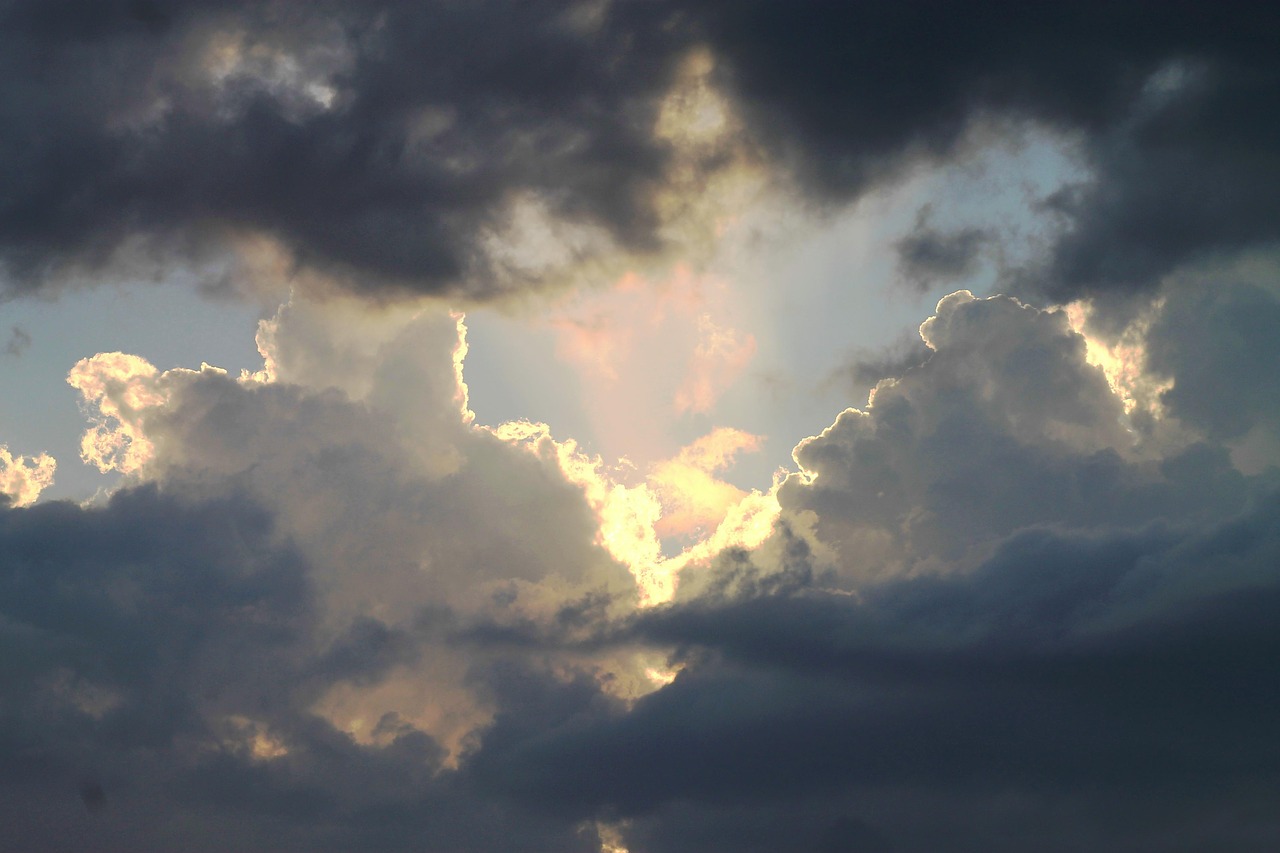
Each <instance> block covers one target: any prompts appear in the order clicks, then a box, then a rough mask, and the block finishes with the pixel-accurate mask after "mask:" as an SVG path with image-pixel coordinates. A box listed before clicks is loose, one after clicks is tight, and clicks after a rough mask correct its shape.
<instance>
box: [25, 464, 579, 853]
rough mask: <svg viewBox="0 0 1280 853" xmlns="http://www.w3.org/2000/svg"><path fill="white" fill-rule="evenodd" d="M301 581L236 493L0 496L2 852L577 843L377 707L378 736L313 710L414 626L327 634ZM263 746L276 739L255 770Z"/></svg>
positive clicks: (374, 674) (295, 557)
mask: <svg viewBox="0 0 1280 853" xmlns="http://www.w3.org/2000/svg"><path fill="white" fill-rule="evenodd" d="M310 575H311V568H310V567H309V566H308V565H307V563H306V561H305V560H304V559H303V558H302V557H301V556H300V555H299V554H298V553H297V552H296V551H295V550H294V549H293V548H292V547H291V546H290V545H289V544H288V543H287V542H282V541H280V537H279V535H278V532H277V531H276V530H275V525H274V523H273V520H272V518H271V516H270V515H269V514H268V513H266V512H264V511H263V510H261V509H260V508H257V507H255V506H254V504H253V503H252V502H249V501H246V500H245V498H244V496H243V495H235V496H232V497H230V498H227V499H213V500H203V501H199V502H192V501H189V500H185V499H182V498H180V497H177V496H175V495H173V494H168V493H165V492H164V491H162V490H159V489H156V488H154V487H143V488H139V489H132V490H130V489H125V490H121V491H119V492H117V493H116V495H114V496H113V497H112V499H111V501H110V503H109V504H107V505H106V506H104V507H100V508H97V509H82V508H80V507H77V506H75V505H72V504H68V503H50V504H44V505H41V506H37V507H34V508H30V509H10V508H7V507H4V506H0V591H2V592H3V595H2V596H0V637H3V645H4V648H5V654H4V659H3V663H2V664H0V677H2V678H3V684H4V697H5V698H4V701H3V703H0V791H2V792H3V796H0V823H2V824H3V826H4V830H3V837H4V842H3V843H4V846H5V847H6V849H13V850H55V849H67V850H71V849H74V850H85V851H105V850H112V851H124V850H211V851H225V850H228V849H237V850H263V851H266V850H284V849H308V850H321V849H334V850H351V849H359V850H373V849H387V850H395V849H414V850H424V849H425V850H477V851H479V850H504V849H510V846H509V839H510V838H512V837H518V838H519V839H520V841H521V846H522V847H523V848H526V849H530V850H548V851H564V850H595V849H597V847H598V845H595V844H594V843H593V841H592V837H591V834H590V833H588V834H586V835H583V834H581V833H580V832H579V830H578V827H577V825H576V822H573V821H569V822H566V821H564V820H560V819H555V820H549V819H547V818H545V817H543V816H540V815H539V814H537V813H533V812H525V811H523V810H521V809H519V808H511V807H509V806H505V805H502V804H500V803H497V802H496V801H491V800H486V799H485V797H484V796H483V795H482V794H477V793H476V792H473V791H468V790H466V789H464V788H462V787H460V786H459V785H458V784H457V779H455V778H454V777H453V776H452V775H450V774H447V773H445V774H442V773H441V762H442V759H443V750H442V749H441V747H440V746H439V745H438V744H437V743H436V742H435V741H434V740H433V739H432V738H430V737H429V736H428V735H426V734H424V733H422V732H421V731H419V730H417V729H415V728H414V727H413V726H410V725H408V724H406V723H403V722H401V721H400V720H398V719H397V717H396V715H395V714H387V715H385V716H384V718H383V720H382V721H381V722H380V723H379V725H378V727H377V733H378V735H379V737H380V742H379V744H378V745H361V744H358V743H356V742H355V741H354V740H353V739H352V738H351V737H350V736H349V735H348V734H346V733H345V732H341V731H338V730H336V729H335V728H334V727H333V726H332V725H331V724H330V723H328V722H327V721H325V720H323V719H321V718H319V717H317V716H315V715H314V714H313V713H312V712H311V711H310V710H309V708H310V706H311V705H312V704H313V703H314V702H315V700H316V699H317V698H318V697H319V696H320V695H321V693H322V692H323V691H324V690H325V689H326V687H328V686H331V685H334V684H338V683H342V682H349V683H353V684H364V683H372V682H376V681H378V680H379V679H380V678H381V677H382V675H383V674H385V672H386V671H387V670H388V669H389V668H390V667H392V666H395V665H397V664H398V663H402V662H404V661H405V660H406V659H407V658H411V657H413V656H414V655H415V654H416V653H417V650H419V649H420V648H421V647H422V644H423V642H424V638H425V633H424V632H426V633H429V631H430V622H431V620H430V619H429V618H425V619H424V620H421V621H420V625H421V626H422V629H423V630H422V631H420V632H418V633H417V635H412V634H410V633H407V632H406V631H404V630H403V629H401V628H397V627H392V626H388V625H385V624H383V623H381V622H378V621H377V620H374V619H372V618H367V617H366V618H360V619H356V620H354V621H353V622H352V623H351V624H350V625H348V626H346V627H341V626H338V627H339V630H337V631H336V633H335V631H333V630H332V626H331V627H329V628H325V627H322V624H321V620H322V615H323V613H322V607H321V606H320V604H319V600H318V598H317V595H316V594H315V591H314V587H313V583H312V579H311V577H310ZM428 616H429V614H428ZM264 743H265V744H268V745H269V748H270V749H273V750H274V749H277V748H285V749H287V750H288V753H287V755H284V756H283V757H281V756H275V757H274V758H273V760H272V761H271V762H264V761H262V760H261V756H260V755H256V754H255V749H260V748H261V747H262V744H264ZM176 824H181V826H182V828H181V829H177V828H175V827H176Z"/></svg>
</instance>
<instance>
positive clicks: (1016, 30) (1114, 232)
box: [683, 2, 1280, 302]
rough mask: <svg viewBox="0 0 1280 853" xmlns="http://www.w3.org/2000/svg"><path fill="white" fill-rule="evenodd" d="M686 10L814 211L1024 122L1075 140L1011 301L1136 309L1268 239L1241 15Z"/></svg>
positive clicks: (1257, 111)
mask: <svg viewBox="0 0 1280 853" xmlns="http://www.w3.org/2000/svg"><path fill="white" fill-rule="evenodd" d="M683 5H685V6H686V8H687V9H688V11H689V13H690V15H691V16H692V17H694V18H695V19H696V20H697V21H698V24H699V26H700V27H701V30H702V32H703V33H705V36H706V38H707V39H708V41H709V42H710V43H711V45H712V46H713V48H712V49H713V51H714V52H715V53H716V55H717V56H718V57H720V59H721V64H720V66H719V69H720V71H719V74H720V76H721V78H722V79H723V80H724V81H725V86H726V89H727V90H728V91H729V93H730V95H731V98H732V99H733V101H734V102H735V104H736V105H737V106H738V108H739V110H740V112H741V114H742V116H743V120H744V122H745V124H746V125H747V126H748V127H750V128H751V129H752V130H753V132H754V133H755V134H756V135H757V137H758V138H759V139H760V140H761V141H762V144H764V145H765V146H766V147H767V148H768V149H769V151H770V152H771V154H772V158H773V159H774V161H775V162H778V163H781V164H784V165H785V166H786V167H789V168H790V169H791V170H792V171H793V172H794V173H795V174H796V175H797V176H798V177H799V178H800V180H801V181H802V182H803V184H804V186H805V187H806V188H807V190H808V191H809V192H810V194H811V195H813V196H817V197H822V198H826V199H827V200H829V201H837V202H838V201H843V200H844V199H847V198H849V197H850V196H856V195H858V194H861V193H864V192H866V191H867V190H868V189H870V188H873V187H876V186H878V185H880V184H882V183H883V182H884V181H886V180H894V179H898V178H899V177H901V176H902V175H904V174H905V173H907V172H908V171H909V170H910V169H911V168H913V167H914V166H916V165H917V164H919V163H921V162H930V161H932V162H938V161H945V160H948V159H952V158H957V157H961V156H963V155H964V154H965V153H966V152H967V151H968V150H970V149H971V148H972V147H974V146H976V145H981V144H983V142H985V141H986V140H987V139H989V137H990V135H991V134H993V133H995V134H1003V133H1007V132H1009V131H1010V130H1012V131H1013V133H1014V134H1015V135H1016V134H1017V133H1018V132H1019V128H1020V126H1025V124H1026V123H1030V124H1031V125H1033V126H1039V127H1042V128H1047V129H1049V130H1051V131H1053V132H1057V133H1061V134H1064V135H1065V136H1066V137H1067V138H1069V139H1071V140H1073V141H1074V142H1075V143H1076V144H1077V146H1078V151H1079V153H1080V156H1081V157H1082V159H1083V162H1084V164H1085V165H1086V166H1087V167H1088V169H1089V170H1090V171H1091V172H1092V175H1091V177H1090V178H1089V179H1088V180H1087V181H1085V182H1083V183H1080V184H1078V185H1076V186H1073V187H1071V188H1068V189H1065V190H1064V191H1062V192H1061V193H1058V194H1057V195H1056V196H1054V197H1053V198H1051V199H1050V200H1048V203H1049V205H1050V207H1051V208H1052V209H1053V210H1054V211H1056V212H1057V213H1058V214H1060V215H1061V217H1062V218H1063V225H1064V226H1065V228H1064V230H1062V231H1061V233H1060V234H1059V236H1058V237H1057V238H1055V239H1053V240H1051V241H1050V243H1049V245H1048V247H1047V252H1046V254H1045V255H1044V259H1043V263H1041V264H1038V265H1036V267H1037V269H1036V272H1035V273H1033V274H1029V275H1026V276H1023V277H1020V278H1019V282H1020V284H1021V286H1023V287H1025V288H1027V290H1028V292H1038V293H1042V294H1043V293H1048V294H1049V295H1050V296H1051V297H1052V298H1054V299H1055V300H1057V301H1062V302H1067V301H1071V299H1073V298H1077V297H1079V296H1086V295H1091V294H1099V293H1106V292H1109V291H1117V290H1118V291H1135V290H1145V289H1149V288H1151V287H1152V286H1153V285H1154V284H1155V283H1156V282H1157V281H1158V280H1159V279H1160V278H1161V277H1162V276H1163V275H1164V274H1166V273H1168V272H1171V271H1172V270H1173V269H1175V268H1176V267H1178V266H1180V265H1182V264H1184V263H1186V262H1188V261H1190V260H1193V259H1196V258H1203V257H1205V256H1207V255H1212V254H1213V253H1215V252H1220V251H1230V250H1234V249H1240V248H1245V247H1250V246H1260V245H1266V244H1267V243H1269V242H1271V241H1274V240H1275V238H1276V236H1277V231H1276V228H1277V223H1278V222H1280V216H1278V215H1277V214H1278V213H1280V211H1278V210H1277V207H1276V203H1275V198H1276V194H1275V192H1274V187H1275V180H1276V178H1277V175H1280V161H1278V160H1277V153H1276V147H1275V145H1274V143H1273V140H1272V137H1271V135H1270V133H1269V131H1268V129H1267V126H1266V123H1265V121H1263V120H1261V119H1260V118H1259V117H1260V116H1264V115H1267V114H1268V113H1269V112H1270V111H1273V110H1272V107H1273V106H1274V104H1273V98H1274V97H1275V92H1276V86H1275V83H1276V79H1277V74H1278V73H1280V68H1278V67H1277V64H1276V62H1275V60H1274V57H1273V55H1272V52H1270V51H1267V50H1265V49H1264V48H1263V47H1262V42H1261V41H1260V33H1262V32H1264V31H1266V30H1267V29H1268V27H1270V26H1273V25H1274V23H1275V22H1274V20H1273V19H1272V18H1271V16H1269V15H1268V14H1265V13H1260V12H1258V11H1257V10H1256V9H1254V8H1253V7H1252V6H1249V5H1247V4H1228V5H1227V6H1215V7H1214V8H1213V9H1206V8H1205V7H1203V6H1200V5H1197V4H1192V3H1177V4H1174V5H1171V6H1170V5H1166V6H1164V7H1162V9H1161V10H1160V12H1159V13H1158V14H1152V12H1151V9H1150V8H1149V7H1147V6H1145V5H1143V4H1141V3H1119V4H1117V3H1074V4H1071V5H1070V6H1063V7H1060V8H1054V9H1052V10H1045V9H1040V8H1028V7H1025V6H1022V5H1020V4H1017V3H996V4H985V5H984V6H983V8H981V9H974V8H961V7H954V8H947V9H939V8H937V7H936V6H935V5H934V4H928V3H897V4H877V3H872V4H856V5H848V6H839V7H836V6H821V7H813V8H808V9H805V10H801V11H796V10H793V9H791V8H783V7H780V6H777V5H775V4H771V3H766V2H748V3H737V4H733V5H732V6H724V5H721V4H711V3H705V4H704V3H693V4H683ZM832 104H839V105H840V107H839V109H834V108H832ZM1010 124H1012V126H1013V127H1012V128H1010Z"/></svg>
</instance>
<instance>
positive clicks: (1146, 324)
mask: <svg viewBox="0 0 1280 853" xmlns="http://www.w3.org/2000/svg"><path fill="white" fill-rule="evenodd" d="M1163 307H1164V300H1163V299H1160V300H1157V301H1156V302H1155V303H1153V304H1152V305H1151V307H1150V308H1148V309H1147V310H1146V311H1144V312H1142V313H1141V314H1139V315H1138V317H1137V318H1136V319H1134V320H1133V322H1131V323H1130V324H1129V325H1128V326H1126V327H1125V329H1124V331H1123V332H1122V333H1121V334H1120V336H1119V337H1117V338H1116V339H1115V340H1114V341H1113V342H1111V343H1108V342H1107V341H1104V340H1102V339H1101V338H1098V337H1096V336H1093V335H1090V334H1089V333H1088V327H1089V317H1090V315H1091V314H1092V313H1093V305H1092V303H1090V302H1089V301H1088V300H1081V301H1078V302H1072V303H1071V304H1069V305H1066V306H1064V307H1063V309H1062V310H1063V311H1064V312H1065V314H1066V315H1067V323H1068V325H1070V327H1071V330H1072V331H1074V332H1075V333H1076V334H1078V335H1080V336H1081V337H1082V338H1084V343H1085V359H1086V360H1087V361H1088V362H1089V363H1090V364H1092V365H1093V366H1094V367H1097V368H1099V369H1100V370H1101V371H1102V373H1103V375H1104V376H1106V378H1107V384H1108V385H1109V386H1110V387H1111V391H1112V392H1113V393H1114V394H1115V395H1116V396H1117V397H1119V398H1120V400H1121V401H1122V403H1123V404H1124V411H1125V414H1130V415H1131V414H1133V413H1134V412H1135V411H1139V410H1141V411H1143V412H1146V413H1148V414H1151V415H1153V416H1156V417H1162V416H1163V415H1164V406H1163V404H1162V403H1161V402H1160V396H1161V395H1162V394H1163V393H1164V392H1165V391H1168V390H1169V389H1170V388H1172V387H1173V380H1171V379H1165V378H1162V377H1157V376H1152V375H1151V374H1149V373H1148V372H1147V369H1146V367H1147V344H1146V340H1147V333H1148V332H1149V331H1150V329H1151V324H1152V323H1153V322H1154V321H1155V319H1156V317H1158V316H1159V315H1160V311H1161V310H1162V309H1163Z"/></svg>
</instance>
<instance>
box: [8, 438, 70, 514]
mask: <svg viewBox="0 0 1280 853" xmlns="http://www.w3.org/2000/svg"><path fill="white" fill-rule="evenodd" d="M57 467H58V463H57V460H55V459H54V458H53V457H52V456H50V455H49V454H47V453H41V454H39V455H38V456H35V457H29V456H14V455H13V454H12V453H11V452H10V451H9V448H8V446H7V445H3V444H0V500H7V501H8V502H10V503H12V504H13V505H14V506H26V505H27V504H32V503H35V501H36V499H37V498H38V497H40V493H41V492H42V491H44V490H45V489H47V488H48V487H49V486H51V485H52V484H53V473H54V471H55V470H57Z"/></svg>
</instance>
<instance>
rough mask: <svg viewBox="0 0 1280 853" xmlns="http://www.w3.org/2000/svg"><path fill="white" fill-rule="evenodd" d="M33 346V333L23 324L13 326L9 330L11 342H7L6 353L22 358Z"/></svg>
mask: <svg viewBox="0 0 1280 853" xmlns="http://www.w3.org/2000/svg"><path fill="white" fill-rule="evenodd" d="M30 346H31V335H30V333H28V332H27V330H26V329H24V328H22V327H21V326H13V327H12V328H11V329H10V330H9V342H8V343H7V344H5V347H4V354H5V355H9V356H13V357H14V358H21V357H22V354H23V353H24V352H26V351H27V349H28V348H29V347H30Z"/></svg>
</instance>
